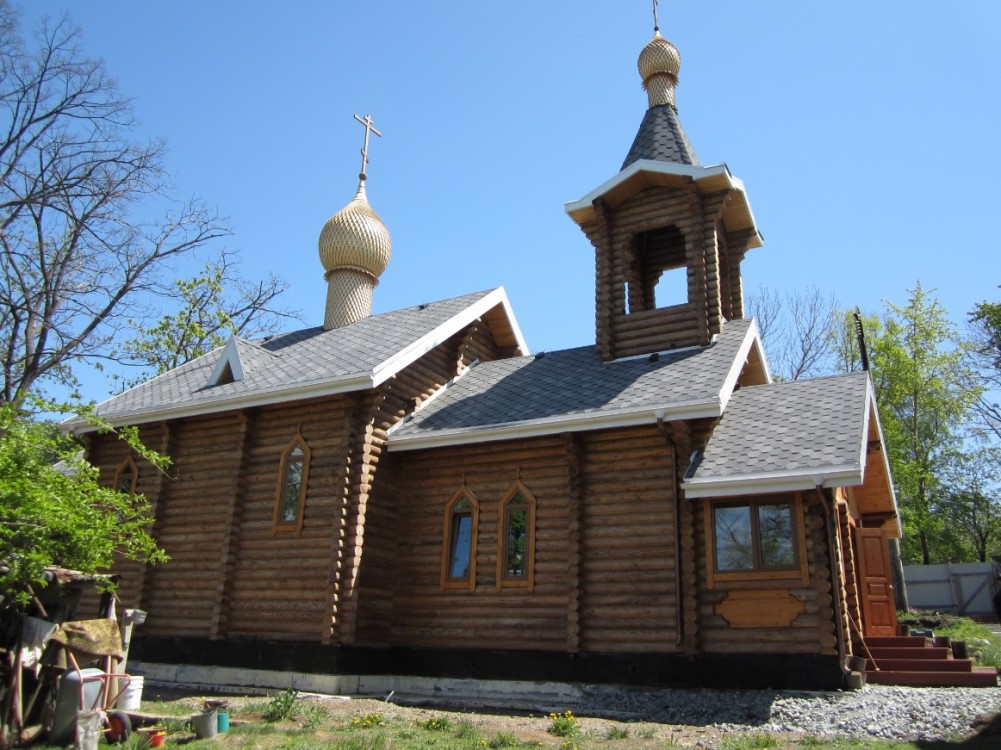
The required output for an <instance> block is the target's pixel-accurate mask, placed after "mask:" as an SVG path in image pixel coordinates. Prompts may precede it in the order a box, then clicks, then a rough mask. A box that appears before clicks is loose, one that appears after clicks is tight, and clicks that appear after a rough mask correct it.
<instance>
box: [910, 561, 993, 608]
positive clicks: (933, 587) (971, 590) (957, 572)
mask: <svg viewBox="0 0 1001 750" xmlns="http://www.w3.org/2000/svg"><path fill="white" fill-rule="evenodd" d="M995 575H996V573H995V568H994V564H993V563H989V562H987V563H942V564H941V565H905V566H904V585H905V586H906V587H907V601H908V603H909V604H910V606H911V607H913V608H915V609H932V610H935V611H937V612H954V613H956V614H960V615H993V614H994V604H993V602H992V601H991V598H992V597H993V596H994V592H995V590H996V589H995V588H994V578H995Z"/></svg>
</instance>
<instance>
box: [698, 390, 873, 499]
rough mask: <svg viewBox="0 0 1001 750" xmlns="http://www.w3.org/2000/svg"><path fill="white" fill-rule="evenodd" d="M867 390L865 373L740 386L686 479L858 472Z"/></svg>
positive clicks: (714, 480) (711, 480) (716, 480)
mask: <svg viewBox="0 0 1001 750" xmlns="http://www.w3.org/2000/svg"><path fill="white" fill-rule="evenodd" d="M868 394H869V391H868V374H867V373H865V372H858V373H852V374H849V375H838V376H834V377H828V378H816V379H814V380H798V381H793V382H788V383H771V384H769V385H760V386H753V387H749V388H742V389H740V390H739V391H736V392H735V393H734V394H733V397H732V398H731V399H730V403H729V404H728V405H727V408H726V412H725V413H724V414H723V417H722V419H720V422H719V425H717V427H716V429H715V430H714V431H713V434H712V437H710V439H709V442H708V444H707V445H706V448H705V451H704V454H703V456H702V457H701V461H700V462H699V463H698V467H697V469H696V470H695V472H694V474H693V476H692V478H691V479H689V480H687V481H686V485H687V484H689V483H691V484H692V485H696V484H699V483H717V484H719V483H727V482H734V481H739V480H740V479H741V478H753V477H755V476H759V477H760V476H763V475H772V476H778V475H809V474H811V472H815V473H817V475H818V476H820V475H822V474H824V473H825V472H828V473H829V472H844V471H846V470H854V471H857V472H859V473H860V474H861V472H862V471H863V469H864V466H863V461H864V455H865V444H866V437H867V432H866V427H867V424H868V423H867V417H868V413H869V407H870V402H869V398H868Z"/></svg>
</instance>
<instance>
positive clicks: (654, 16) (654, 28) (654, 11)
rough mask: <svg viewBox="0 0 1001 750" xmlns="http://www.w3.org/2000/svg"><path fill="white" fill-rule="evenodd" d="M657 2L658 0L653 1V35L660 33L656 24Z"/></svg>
mask: <svg viewBox="0 0 1001 750" xmlns="http://www.w3.org/2000/svg"><path fill="white" fill-rule="evenodd" d="M657 2H658V0H653V30H654V33H657V32H658V31H660V24H659V23H658V22H657Z"/></svg>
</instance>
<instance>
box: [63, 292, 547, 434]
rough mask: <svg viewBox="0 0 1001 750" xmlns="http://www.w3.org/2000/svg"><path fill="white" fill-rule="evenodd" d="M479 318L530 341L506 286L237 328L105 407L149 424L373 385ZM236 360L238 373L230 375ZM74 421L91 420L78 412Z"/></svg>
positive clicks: (519, 346) (119, 418)
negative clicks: (239, 332) (349, 316)
mask: <svg viewBox="0 0 1001 750" xmlns="http://www.w3.org/2000/svg"><path fill="white" fill-rule="evenodd" d="M478 318H483V319H484V320H485V321H486V322H487V323H488V325H490V327H491V330H492V331H494V332H495V334H494V335H495V337H497V338H498V343H499V344H500V345H501V346H502V347H504V348H506V349H509V350H513V351H519V352H525V351H527V344H526V343H525V340H524V337H523V336H522V334H521V330H520V328H519V327H518V324H517V321H516V320H515V317H514V313H513V311H512V310H511V306H510V303H509V302H508V299H507V294H506V293H505V292H504V289H503V287H498V288H497V289H494V290H490V291H485V292H477V293H475V294H469V295H465V296H462V297H455V298H453V299H447V300H441V301H438V302H432V303H429V304H425V305H417V306H414V307H408V308H404V309H402V310H395V311H392V312H388V313H382V314H380V315H373V316H370V317H368V318H365V319H364V320H360V321H358V322H357V323H353V324H351V325H348V326H343V327H341V328H336V329H333V330H330V331H324V330H323V328H321V327H315V328H306V329H303V330H300V331H293V332H291V333H286V334H281V335H278V336H271V337H266V338H263V339H260V340H256V341H245V340H242V339H237V338H235V337H234V338H232V339H230V341H228V342H227V343H226V345H225V346H224V347H221V348H219V349H216V350H214V351H212V352H210V353H208V354H206V355H203V356H201V357H198V358H197V359H194V360H192V361H190V362H187V363H185V364H184V365H181V366H180V367H177V368H175V369H174V370H171V371H170V372H168V373H165V374H163V375H160V376H158V377H156V378H154V379H152V380H150V381H148V382H146V383H143V384H141V385H139V386H136V387H135V388H132V389H130V390H128V391H126V392H125V393H122V394H119V395H117V396H114V397H112V398H111V399H108V400H107V401H105V402H103V403H101V404H99V405H98V407H97V413H98V415H99V416H101V417H102V418H103V419H105V420H108V421H109V422H111V423H113V424H124V423H131V424H139V423H143V422H150V421H156V420H160V419H169V418H177V417H182V416H191V415H195V414H204V413H211V412H219V411H226V410H229V409H236V408H244V407H248V406H257V405H263V404H269V403H281V402H286V401H292V400H299V399H303V398H313V397H317V396H325V395H331V394H334V393H344V392H349V391H356V390H363V389H366V388H372V387H374V386H377V385H379V384H380V383H382V382H384V381H385V380H387V379H389V378H391V377H392V376H393V375H395V374H396V373H398V372H399V371H400V370H402V369H403V368H404V367H406V366H407V365H409V364H411V363H412V362H414V361H415V360H416V359H417V358H419V357H420V356H421V355H423V354H425V353H426V352H428V351H430V350H431V349H433V348H435V347H436V346H438V345H439V344H441V343H442V342H444V341H445V340H446V339H448V338H449V337H450V336H451V335H453V334H454V333H456V332H457V331H459V330H461V329H462V328H463V327H465V326H466V325H468V324H469V323H472V322H473V321H475V320H477V319H478ZM227 370H230V371H232V374H233V378H232V380H230V379H229V378H227V377H223V376H224V375H225V374H226V372H227ZM238 373H239V376H238ZM66 426H67V427H68V428H70V429H84V430H86V429H88V428H87V426H86V425H85V424H84V423H82V422H76V421H67V423H66Z"/></svg>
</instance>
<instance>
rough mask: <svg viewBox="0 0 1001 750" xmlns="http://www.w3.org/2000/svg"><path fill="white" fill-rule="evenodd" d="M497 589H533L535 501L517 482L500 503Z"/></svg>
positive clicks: (523, 486) (525, 488) (519, 482)
mask: <svg viewBox="0 0 1001 750" xmlns="http://www.w3.org/2000/svg"><path fill="white" fill-rule="evenodd" d="M498 529H499V530H500V534H498V549H497V589H498V590H500V589H502V588H508V587H522V588H527V589H528V590H529V591H532V590H533V589H534V588H535V497H534V496H533V495H532V493H531V492H529V491H528V488H527V487H525V485H523V484H522V483H521V481H520V480H519V481H517V482H515V483H514V485H513V486H512V487H511V489H510V490H508V492H507V494H506V495H504V498H503V499H502V500H501V503H500V521H499V524H498Z"/></svg>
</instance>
